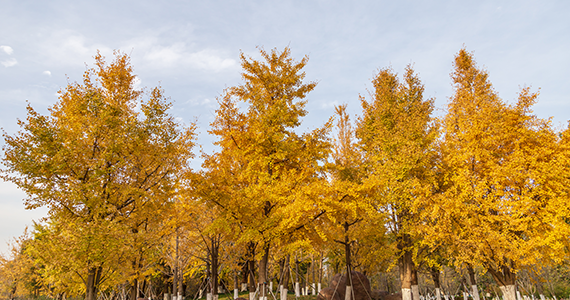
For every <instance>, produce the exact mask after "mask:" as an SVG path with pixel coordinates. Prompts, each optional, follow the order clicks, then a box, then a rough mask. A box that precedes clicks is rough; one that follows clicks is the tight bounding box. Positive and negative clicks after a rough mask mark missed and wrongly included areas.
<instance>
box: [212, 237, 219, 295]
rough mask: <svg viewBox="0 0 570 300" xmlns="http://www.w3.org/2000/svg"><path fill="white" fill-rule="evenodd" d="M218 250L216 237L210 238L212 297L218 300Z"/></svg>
mask: <svg viewBox="0 0 570 300" xmlns="http://www.w3.org/2000/svg"><path fill="white" fill-rule="evenodd" d="M218 251H219V245H218V242H217V239H216V238H213V239H212V247H211V261H212V272H211V278H212V299H213V300H218Z"/></svg>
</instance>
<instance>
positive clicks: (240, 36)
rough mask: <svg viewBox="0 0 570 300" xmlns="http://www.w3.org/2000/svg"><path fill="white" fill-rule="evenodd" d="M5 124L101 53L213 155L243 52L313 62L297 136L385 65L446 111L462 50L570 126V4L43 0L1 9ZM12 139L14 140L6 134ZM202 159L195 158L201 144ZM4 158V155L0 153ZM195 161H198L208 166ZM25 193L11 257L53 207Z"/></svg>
mask: <svg viewBox="0 0 570 300" xmlns="http://www.w3.org/2000/svg"><path fill="white" fill-rule="evenodd" d="M0 7H1V9H0V105H1V106H0V107H1V109H0V127H2V129H3V131H4V132H5V133H6V134H8V135H13V134H14V133H16V132H17V131H18V130H19V127H18V125H17V120H18V119H25V118H26V109H25V108H26V106H27V105H28V104H29V105H31V106H32V107H33V108H34V109H35V110H37V111H38V112H40V113H42V114H48V113H49V112H48V108H49V107H50V106H53V105H54V104H55V103H56V102H57V101H58V98H57V92H58V91H59V90H60V89H63V88H65V86H66V85H67V84H68V83H73V82H76V81H81V76H82V74H83V72H85V70H86V68H88V67H92V66H93V62H94V59H93V57H94V56H95V55H96V53H97V51H100V53H101V54H103V55H104V56H105V57H107V61H110V60H112V58H113V51H114V50H119V51H122V52H124V53H127V54H129V55H130V57H131V62H132V65H133V68H134V72H135V74H136V75H137V78H138V80H139V82H140V86H141V87H147V90H148V89H150V88H152V87H155V86H158V85H160V86H161V87H162V88H163V89H164V90H165V93H166V95H167V96H168V97H170V99H171V101H173V108H172V110H171V113H172V114H173V115H174V116H176V117H177V118H178V119H179V120H180V121H181V122H185V123H187V124H188V123H189V122H194V121H195V122H196V123H197V125H198V133H199V135H198V141H197V142H198V144H200V145H201V146H202V148H203V149H204V151H206V152H211V151H214V148H213V146H212V145H211V144H212V142H213V141H214V139H213V138H212V137H211V136H209V135H208V133H207V130H208V126H209V124H210V123H211V122H212V121H213V118H214V112H215V110H216V108H217V102H216V98H217V97H219V96H220V95H221V94H222V92H223V90H224V89H225V88H228V87H231V86H235V85H238V84H240V83H241V75H240V70H241V69H240V60H239V56H240V53H244V54H245V55H247V56H249V57H252V58H255V59H258V58H259V49H260V48H263V49H265V50H268V51H269V50H271V49H278V50H283V49H284V48H285V47H290V48H291V53H292V56H293V57H294V58H295V59H297V60H300V59H302V58H303V56H305V55H307V56H308V57H309V63H308V65H307V66H306V68H305V71H306V80H307V81H316V82H318V85H317V87H316V88H315V90H314V91H313V92H311V93H310V94H309V95H308V98H307V100H308V103H307V106H306V109H307V111H308V115H307V116H306V117H305V119H304V121H303V124H302V125H301V128H300V130H303V131H305V130H309V129H313V128H315V127H318V126H320V125H322V124H323V123H324V122H325V121H326V120H328V119H329V118H330V117H331V116H333V112H334V106H335V105H340V104H347V105H348V111H349V112H350V114H351V116H353V119H354V116H356V115H358V114H359V112H360V102H359V95H362V96H364V97H368V96H369V90H370V88H371V83H370V82H371V80H372V78H373V77H374V75H375V74H376V73H377V72H378V70H379V69H383V68H392V69H393V70H394V71H395V72H397V73H398V74H402V73H403V71H404V68H405V67H406V66H407V65H409V64H411V65H412V66H413V68H414V70H415V71H416V72H417V73H418V74H419V77H420V78H421V80H422V82H423V84H424V85H425V92H424V95H425V96H426V97H433V98H435V105H436V111H435V113H436V114H437V115H443V114H444V113H445V108H446V104H447V102H448V100H449V97H450V96H452V92H453V90H452V85H451V80H450V77H449V74H450V72H451V71H452V64H453V58H454V55H455V54H457V52H458V51H459V50H460V49H462V48H465V49H467V50H468V51H470V52H472V53H473V54H474V56H475V59H476V61H477V63H478V65H479V66H480V67H482V68H484V69H486V70H487V71H488V73H489V76H490V80H491V82H492V83H493V86H494V88H495V90H496V91H497V92H498V94H499V96H500V97H501V98H502V99H503V100H504V101H506V102H508V103H513V102H514V101H516V98H517V93H518V92H519V91H520V89H521V88H522V87H526V86H530V87H531V90H533V91H540V97H539V100H538V103H537V104H536V105H535V106H534V112H535V113H536V114H537V115H538V116H539V117H541V118H552V124H553V126H555V128H564V127H565V126H566V124H567V120H568V119H569V118H570V110H569V108H570V71H569V69H570V55H569V54H570V18H568V16H569V15H570V1H565V0H563V1H546V0H541V1H527V0H516V1H502V0H495V1H487V0H479V1H455V0H440V1H430V0H425V1H406V0H402V1H384V0H377V1H328V0H303V1H287V0H280V1H221V0H213V1H188V0H186V1H168V0H167V1H150V0H136V1H123V0H112V1H109V0H98V1H81V0H77V1H68V0H51V1H37V0H36V1H32V0H4V1H2V3H1V4H0ZM0 144H1V145H4V139H3V138H2V139H0ZM197 151H198V150H197ZM0 155H1V156H3V152H0ZM193 165H194V166H195V167H199V165H200V162H199V161H194V162H193ZM25 197H26V195H25V194H24V193H23V192H22V191H20V190H18V188H17V187H16V186H14V185H13V184H12V183H9V182H2V180H1V179H0V252H1V253H4V254H7V253H8V249H9V247H8V243H9V242H10V241H11V240H12V239H13V237H17V236H20V235H21V234H22V233H23V232H24V229H25V228H26V226H31V225H32V222H33V220H35V221H38V220H40V219H41V218H42V217H45V216H46V214H47V209H46V208H39V209H34V210H25V209H24V205H23V201H22V200H23V199H24V198H25Z"/></svg>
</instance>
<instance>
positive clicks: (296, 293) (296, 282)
mask: <svg viewBox="0 0 570 300" xmlns="http://www.w3.org/2000/svg"><path fill="white" fill-rule="evenodd" d="M299 296H301V291H300V286H299V259H297V255H295V297H296V298H299Z"/></svg>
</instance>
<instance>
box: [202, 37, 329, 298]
mask: <svg viewBox="0 0 570 300" xmlns="http://www.w3.org/2000/svg"><path fill="white" fill-rule="evenodd" d="M260 54H261V57H262V59H261V60H255V59H252V58H250V57H247V56H246V55H245V54H243V53H242V54H241V66H242V68H243V73H242V78H243V80H244V83H243V84H242V85H239V86H235V87H231V88H229V89H227V90H226V91H225V92H224V94H223V95H222V96H221V98H220V100H219V104H220V108H219V109H218V110H217V111H216V119H215V121H214V122H213V123H212V124H211V126H212V128H211V130H210V133H212V134H214V135H216V136H217V137H218V141H217V142H215V144H216V145H217V146H218V147H220V151H219V152H216V153H214V154H212V155H206V156H205V161H204V164H203V168H204V170H205V171H204V176H206V177H207V178H208V180H207V181H206V182H207V184H208V185H209V186H203V187H201V190H202V193H204V196H203V199H204V200H205V201H209V202H210V203H212V204H215V205H218V206H219V207H221V208H222V211H223V214H225V215H226V216H227V218H229V219H233V221H234V222H235V223H236V224H237V226H239V227H240V230H241V232H242V233H241V236H240V238H239V239H238V242H241V243H243V244H244V245H246V244H247V245H248V247H249V249H251V250H255V249H256V248H257V249H259V251H258V253H259V256H260V261H259V270H258V275H259V279H258V284H259V285H260V287H262V289H260V294H261V296H262V297H263V296H265V294H264V289H263V285H264V284H265V283H267V282H268V276H267V263H268V259H269V251H270V248H271V246H272V242H275V240H276V239H278V238H280V237H283V236H285V235H286V234H288V233H289V232H290V230H292V229H293V228H298V227H299V226H301V227H302V225H300V224H302V223H303V222H304V221H305V220H306V216H307V213H313V212H316V211H318V208H315V206H314V205H313V204H314V203H315V202H316V201H317V200H318V198H313V197H311V195H313V194H315V193H318V192H315V189H318V188H319V187H320V186H322V184H321V183H322V182H323V180H324V176H321V174H320V173H319V172H320V171H321V169H322V166H321V165H319V163H320V162H323V161H324V159H325V158H326V157H327V155H328V151H329V143H328V139H327V137H326V134H327V132H328V130H329V127H330V124H329V123H327V124H325V126H324V127H322V128H318V129H315V130H313V131H311V132H309V133H305V134H298V133H297V127H298V126H299V125H300V124H301V118H302V117H304V116H305V115H306V114H307V111H306V110H305V105H306V100H305V97H306V96H307V94H308V93H309V92H310V91H312V90H313V89H314V88H315V86H316V83H314V82H309V83H305V82H303V79H304V77H305V72H304V71H303V68H304V67H305V65H306V64H307V62H308V58H307V57H304V58H303V59H302V60H301V61H295V60H294V59H293V58H292V57H291V52H290V49H289V48H285V49H284V50H283V51H278V50H276V49H273V50H271V51H270V52H268V51H265V50H263V49H261V50H260ZM307 210H309V211H310V212H307ZM256 245H258V246H256ZM251 253H252V251H250V256H251ZM250 272H251V270H250Z"/></svg>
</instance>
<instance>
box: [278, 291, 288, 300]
mask: <svg viewBox="0 0 570 300" xmlns="http://www.w3.org/2000/svg"><path fill="white" fill-rule="evenodd" d="M280 296H281V300H287V289H286V288H282V289H281V294H280Z"/></svg>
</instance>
